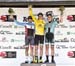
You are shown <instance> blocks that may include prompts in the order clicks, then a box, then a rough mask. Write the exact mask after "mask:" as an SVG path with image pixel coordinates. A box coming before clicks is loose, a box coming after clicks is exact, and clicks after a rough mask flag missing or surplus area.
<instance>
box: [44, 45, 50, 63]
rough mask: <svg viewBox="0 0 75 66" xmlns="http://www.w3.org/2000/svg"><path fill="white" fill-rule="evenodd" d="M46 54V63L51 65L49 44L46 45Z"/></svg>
mask: <svg viewBox="0 0 75 66" xmlns="http://www.w3.org/2000/svg"><path fill="white" fill-rule="evenodd" d="M45 48H46V50H45V53H46V61H45V63H49V44H47V45H45Z"/></svg>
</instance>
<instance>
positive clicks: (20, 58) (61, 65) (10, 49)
mask: <svg viewBox="0 0 75 66" xmlns="http://www.w3.org/2000/svg"><path fill="white" fill-rule="evenodd" d="M13 10H14V12H15V13H14V15H15V18H16V20H18V21H21V22H22V21H23V20H24V17H27V16H28V15H29V12H28V8H13ZM47 11H53V13H54V18H58V17H59V15H60V11H59V8H33V12H34V14H37V13H39V12H42V13H43V14H44V17H45V13H46V12H47ZM74 11H75V8H65V10H64V14H63V23H60V24H58V25H57V26H56V28H55V61H56V66H65V65H69V66H73V65H75V63H74V62H75V51H74V50H75V21H74V20H75V17H74V15H75V12H74ZM5 15H9V13H8V8H0V65H1V66H10V65H11V66H20V64H21V63H23V62H24V61H25V60H24V58H25V49H24V45H25V35H24V34H25V28H24V27H23V26H19V25H16V24H15V23H14V22H13V21H11V20H10V19H8V18H7V19H8V20H5V17H8V16H5ZM45 18H46V17H45ZM2 19H3V20H2ZM9 20H10V21H9ZM44 55H45V54H44ZM44 60H45V58H44Z"/></svg>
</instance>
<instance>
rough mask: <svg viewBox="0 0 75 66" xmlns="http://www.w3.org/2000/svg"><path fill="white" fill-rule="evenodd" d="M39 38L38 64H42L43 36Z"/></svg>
mask: <svg viewBox="0 0 75 66" xmlns="http://www.w3.org/2000/svg"><path fill="white" fill-rule="evenodd" d="M39 38H40V60H39V63H42V62H43V61H42V56H43V45H44V35H43V36H39Z"/></svg>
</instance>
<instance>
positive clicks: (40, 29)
mask: <svg viewBox="0 0 75 66" xmlns="http://www.w3.org/2000/svg"><path fill="white" fill-rule="evenodd" d="M29 13H30V16H31V17H32V19H33V20H34V22H35V34H36V35H44V28H45V21H44V20H38V19H36V17H35V16H34V15H33V13H32V9H31V10H29Z"/></svg>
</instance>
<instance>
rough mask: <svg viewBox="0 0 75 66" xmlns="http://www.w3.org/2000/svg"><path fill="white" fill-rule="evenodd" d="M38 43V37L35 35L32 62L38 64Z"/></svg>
mask: <svg viewBox="0 0 75 66" xmlns="http://www.w3.org/2000/svg"><path fill="white" fill-rule="evenodd" d="M38 43H39V37H38V35H35V46H34V62H35V63H38Z"/></svg>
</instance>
